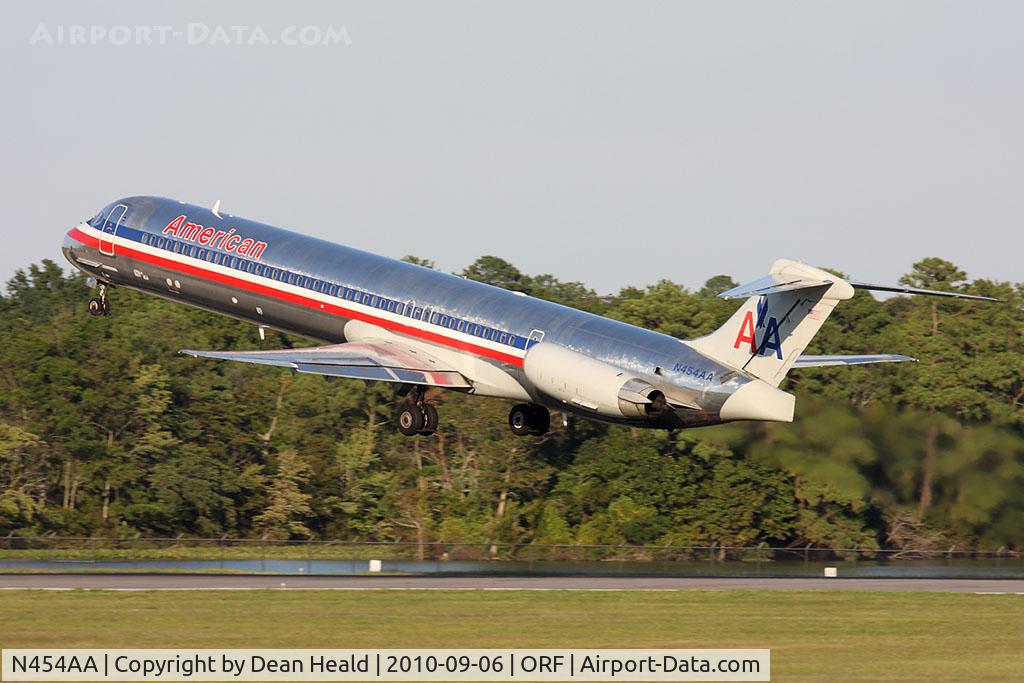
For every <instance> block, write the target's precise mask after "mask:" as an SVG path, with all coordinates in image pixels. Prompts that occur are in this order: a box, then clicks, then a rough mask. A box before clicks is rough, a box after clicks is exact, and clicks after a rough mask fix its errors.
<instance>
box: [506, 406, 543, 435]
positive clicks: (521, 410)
mask: <svg viewBox="0 0 1024 683" xmlns="http://www.w3.org/2000/svg"><path fill="white" fill-rule="evenodd" d="M508 426H509V429H511V430H512V433H513V434H515V435H516V436H527V435H533V436H540V435H541V434H546V433H547V431H548V428H549V427H551V413H549V412H548V409H547V408H545V407H544V406H539V405H536V404H533V403H519V404H517V405H514V406H512V410H510V411H509V414H508Z"/></svg>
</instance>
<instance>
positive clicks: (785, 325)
mask: <svg viewBox="0 0 1024 683" xmlns="http://www.w3.org/2000/svg"><path fill="white" fill-rule="evenodd" d="M719 296H721V297H723V298H726V299H737V298H741V297H748V298H747V300H746V301H745V302H744V304H743V305H742V306H741V307H740V309H739V310H738V311H736V313H735V314H734V315H733V316H732V317H731V318H729V320H728V322H726V323H725V324H724V325H723V326H722V327H720V328H718V329H717V330H715V331H714V332H712V333H711V334H709V335H706V336H703V337H699V338H697V339H694V340H692V341H689V342H687V343H688V344H689V345H690V346H691V347H692V348H693V349H695V350H696V351H699V352H700V353H702V354H704V355H705V356H708V357H710V358H713V359H714V360H717V361H719V362H721V363H724V364H726V365H729V366H731V367H734V368H738V369H742V370H744V371H746V372H748V373H750V374H751V375H753V376H754V377H758V378H760V379H762V380H764V381H765V382H767V383H768V384H770V385H772V386H778V385H779V383H780V382H781V381H782V378H783V377H785V376H786V373H787V372H789V369H790V368H792V367H793V363H795V362H796V359H797V357H799V356H800V354H801V353H803V350H804V349H805V348H807V345H808V344H809V343H810V341H811V339H812V338H814V335H815V334H817V333H818V330H819V329H821V325H822V323H824V322H825V320H826V319H827V318H828V316H829V314H830V313H832V309H833V308H835V307H836V304H837V303H839V302H840V301H842V300H844V299H849V298H851V297H852V296H853V287H851V286H850V284H849V283H848V282H846V281H845V280H843V279H842V278H840V277H839V276H837V275H833V274H832V273H829V272H826V271H824V270H821V269H819V268H814V267H812V266H808V265H805V264H803V263H800V262H798V261H790V260H788V259H779V260H778V261H776V262H775V263H773V264H772V268H771V271H770V272H769V274H768V275H767V276H766V277H764V278H761V279H760V280H755V281H754V282H750V283H747V284H745V285H740V286H739V287H736V288H734V289H730V290H729V291H728V292H723V293H722V294H720V295H719Z"/></svg>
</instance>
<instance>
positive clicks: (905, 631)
mask: <svg viewBox="0 0 1024 683" xmlns="http://www.w3.org/2000/svg"><path fill="white" fill-rule="evenodd" d="M0 646H2V647H323V648H331V647H337V648H348V647H523V648H528V647H534V648H540V647H593V648H601V647H608V648H615V647H618V648H622V647H652V648H658V647H665V648H690V647H739V648H742V647H750V648H754V647H769V648H771V649H772V671H773V677H772V678H773V680H802V681H818V680H820V681H875V680H903V681H907V680H928V681H939V680H941V681H965V680H992V681H1020V680H1022V679H1024V596H1019V595H972V594H955V593H882V592H855V591H799V592H798V591H763V592H760V591H738V590H737V591H675V592H649V591H629V592H627V591H621V592H574V591H545V592H537V591H417V590H412V591H351V592H350V591H290V592H289V591H244V592H231V591H205V592H200V591H188V592H139V593H117V592H84V591H72V592H43V591H11V592H4V593H0Z"/></svg>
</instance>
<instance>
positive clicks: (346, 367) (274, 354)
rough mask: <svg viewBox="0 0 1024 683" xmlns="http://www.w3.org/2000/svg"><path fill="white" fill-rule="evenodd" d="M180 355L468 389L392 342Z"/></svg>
mask: <svg viewBox="0 0 1024 683" xmlns="http://www.w3.org/2000/svg"><path fill="white" fill-rule="evenodd" d="M180 353H182V354H185V355H186V356H193V357H195V358H213V359H217V360H232V361H238V362H241V363H255V364H257V365H274V366H277V367H284V368H291V369H293V370H296V371H298V372H305V373H310V374H314V375H327V376H330V377H347V378H350V379H363V380H373V381H378V382H397V383H401V384H423V385H427V386H436V387H444V388H446V389H469V388H471V387H472V384H470V383H469V381H468V380H467V379H466V378H465V377H464V376H463V375H462V373H460V372H458V371H457V370H453V369H451V368H448V367H445V366H444V365H442V364H441V363H440V362H439V361H438V360H437V359H435V358H433V357H432V356H429V355H427V354H425V353H423V352H422V351H419V350H417V349H413V348H410V347H406V346H402V345H400V344H395V343H393V342H385V341H380V342H353V343H347V344H332V345H330V346H317V347H312V348H302V349H276V350H273V351H259V350H256V351H197V350H195V349H182V350H181V351H180Z"/></svg>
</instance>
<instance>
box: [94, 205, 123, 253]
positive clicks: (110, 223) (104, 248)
mask: <svg viewBox="0 0 1024 683" xmlns="http://www.w3.org/2000/svg"><path fill="white" fill-rule="evenodd" d="M127 211H128V207H127V206H125V205H124V204H118V205H117V206H115V207H114V208H113V209H111V210H110V213H108V214H107V219H106V220H105V221H103V226H102V229H103V235H101V236H100V253H101V254H106V255H107V256H113V255H114V238H115V237H117V229H118V227H120V225H121V221H123V220H124V214H125V212H127Z"/></svg>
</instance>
